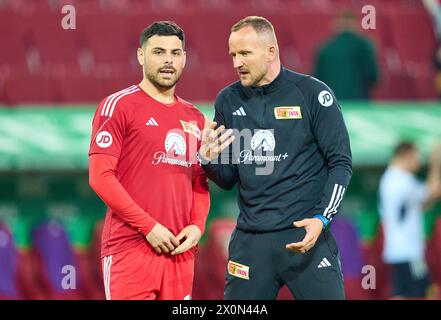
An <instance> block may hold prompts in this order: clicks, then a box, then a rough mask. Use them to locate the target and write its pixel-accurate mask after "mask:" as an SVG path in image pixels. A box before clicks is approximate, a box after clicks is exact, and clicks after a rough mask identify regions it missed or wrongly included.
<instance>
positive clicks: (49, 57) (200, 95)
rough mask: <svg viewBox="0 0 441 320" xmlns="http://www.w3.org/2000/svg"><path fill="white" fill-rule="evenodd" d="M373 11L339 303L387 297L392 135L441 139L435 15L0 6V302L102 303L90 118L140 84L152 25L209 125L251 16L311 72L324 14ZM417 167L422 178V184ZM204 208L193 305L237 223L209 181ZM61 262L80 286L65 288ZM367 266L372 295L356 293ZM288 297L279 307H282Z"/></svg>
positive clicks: (324, 9) (415, 11) (38, 1)
mask: <svg viewBox="0 0 441 320" xmlns="http://www.w3.org/2000/svg"><path fill="white" fill-rule="evenodd" d="M65 4H71V5H73V6H74V8H75V10H76V29H75V30H64V29H63V28H61V19H62V18H63V16H64V14H62V13H61V8H62V7H63V5H65ZM364 4H371V5H373V6H374V7H375V8H376V24H377V29H375V30H362V29H360V32H362V33H363V34H364V35H365V36H367V37H369V38H370V39H371V40H372V41H373V43H374V45H375V47H376V50H377V57H378V62H379V69H380V74H381V79H380V82H379V85H378V86H377V88H376V89H375V91H374V93H373V99H372V100H370V101H340V102H341V105H342V109H343V112H344V115H345V119H346V123H347V125H348V128H349V131H350V135H351V145H352V148H353V156H354V175H353V178H352V181H351V185H350V188H349V191H348V194H347V196H346V197H345V200H344V202H343V205H342V212H341V213H340V215H339V217H338V218H336V220H335V221H334V223H333V226H332V229H333V232H334V234H335V236H336V238H337V241H338V243H339V245H340V250H341V256H342V257H341V258H342V265H343V272H344V276H345V280H346V282H345V286H346V293H347V296H348V298H358V299H388V298H390V297H391V291H390V281H391V279H390V272H389V270H388V268H387V266H385V265H384V264H383V263H382V260H381V250H382V241H383V240H382V239H383V237H382V231H381V230H382V229H381V224H380V222H379V214H378V210H377V191H378V182H379V177H380V176H381V174H382V172H383V171H384V169H385V166H386V165H387V161H388V160H389V158H390V156H391V153H392V149H393V147H394V145H395V143H397V142H398V141H399V140H400V139H402V138H407V139H412V140H414V141H416V142H417V144H418V146H419V147H420V148H421V150H422V152H423V155H424V156H425V159H427V155H428V152H429V151H430V147H431V144H432V143H433V141H434V139H435V138H438V139H440V137H441V125H440V124H441V104H440V103H439V102H438V101H437V99H438V96H437V91H436V89H435V88H436V86H435V79H436V69H435V66H434V55H435V48H436V45H437V40H436V36H435V34H436V33H435V31H434V23H433V21H432V19H431V16H430V14H429V13H428V12H427V10H426V8H425V7H424V5H423V4H422V2H421V1H419V0H387V1H385V0H381V1H380V0H372V1H368V2H367V1H355V0H353V1H351V0H333V1H330V0H329V1H327V0H320V1H319V0H316V1H312V0H311V1H308V0H292V1H291V0H274V1H265V0H260V1H258V0H217V1H214V0H211V1H210V0H164V1H160V0H107V1H104V0H101V1H99V0H71V1H67V0H66V1H63V0H54V1H50V0H0V47H1V50H0V298H4V299H103V298H104V290H103V288H102V283H101V281H102V280H101V279H102V275H101V270H100V262H99V258H98V256H99V242H100V231H101V227H102V225H101V223H102V219H103V217H104V214H105V206H104V204H103V203H102V202H101V201H100V199H99V198H98V197H97V196H96V195H95V194H94V193H93V191H92V190H91V189H90V187H89V184H88V172H87V165H88V156H87V151H88V146H89V139H90V131H91V119H92V116H93V113H94V109H95V108H96V105H97V104H98V102H99V101H100V100H101V99H102V98H103V97H105V96H106V95H108V94H110V93H112V92H115V91H118V90H120V89H121V88H125V87H127V86H129V85H131V84H134V83H138V82H139V81H140V79H141V70H140V68H139V67H138V65H137V62H136V54H135V53H136V48H137V43H138V37H139V34H140V32H141V30H142V29H143V28H144V27H146V26H147V25H149V24H150V23H151V22H152V21H154V20H174V21H176V22H177V23H178V24H179V25H181V26H182V27H183V29H184V31H185V33H186V50H187V57H188V62H187V67H186V69H185V70H184V75H183V77H182V79H181V81H180V82H179V84H178V94H179V95H180V96H182V97H183V98H185V99H186V100H189V101H191V102H193V103H195V104H197V105H198V106H199V107H200V108H201V110H202V111H203V112H204V113H205V114H207V115H208V116H209V117H212V115H213V106H212V102H213V100H214V97H215V96H216V94H217V92H218V91H219V90H220V89H221V88H223V87H224V86H225V85H227V84H228V83H230V82H232V81H236V74H235V72H234V71H233V68H232V63H231V61H230V57H229V56H228V51H227V50H228V48H227V39H228V35H229V29H230V27H231V26H232V25H233V24H234V23H235V22H236V21H238V20H239V19H240V18H242V17H244V16H246V15H263V16H265V17H266V18H268V19H269V20H270V21H272V22H273V24H274V26H275V28H276V33H277V35H278V38H279V46H280V49H281V56H282V62H283V63H284V65H285V66H287V67H288V68H292V69H293V70H296V71H299V72H304V73H312V71H313V63H314V54H315V52H316V50H317V48H318V47H319V46H320V45H321V44H322V43H323V42H324V41H325V40H327V39H328V38H329V37H330V36H331V35H332V33H333V22H332V21H333V17H334V16H335V14H336V13H337V12H338V11H340V10H342V9H348V10H352V11H353V12H354V13H355V14H356V16H357V17H359V19H360V21H361V18H362V13H361V8H362V6H363V5H364ZM424 175H425V171H424V170H423V172H421V176H422V177H424ZM211 199H212V207H211V211H210V215H209V220H208V224H209V227H207V230H208V231H207V233H206V235H205V236H204V238H203V239H202V243H201V245H200V251H199V255H198V258H197V263H196V264H197V265H196V279H195V292H194V298H199V299H213V298H222V294H223V279H224V273H225V266H226V258H225V257H224V252H225V243H226V242H227V241H228V236H229V233H230V232H231V228H232V227H233V225H234V223H232V221H233V222H234V219H235V218H236V216H237V214H238V209H237V205H236V193H235V192H228V193H227V192H224V191H222V190H220V189H219V188H217V187H216V186H215V185H213V184H212V185H211ZM440 214H441V206H440V205H439V204H437V205H435V206H434V207H433V208H432V209H431V210H430V212H427V214H426V215H425V230H426V239H427V240H426V241H427V261H428V264H429V269H430V275H431V281H432V285H431V288H430V294H429V296H428V297H430V298H440V297H441V294H440V290H439V289H437V288H441V218H440ZM65 265H73V266H75V268H76V276H77V282H76V284H77V289H76V290H63V289H62V287H61V283H62V279H63V277H64V276H65V274H63V273H62V272H61V270H62V267H63V266H65ZM364 265H373V266H375V268H376V278H377V279H376V289H375V290H364V289H363V288H362V287H361V279H362V277H363V276H364V274H362V273H361V270H362V267H363V266H364ZM288 297H289V294H287V292H286V290H285V291H282V292H281V294H280V298H281V299H283V298H288Z"/></svg>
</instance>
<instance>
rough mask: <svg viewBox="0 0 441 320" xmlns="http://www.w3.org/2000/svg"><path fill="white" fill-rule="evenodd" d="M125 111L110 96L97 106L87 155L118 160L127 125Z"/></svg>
mask: <svg viewBox="0 0 441 320" xmlns="http://www.w3.org/2000/svg"><path fill="white" fill-rule="evenodd" d="M125 109H126V108H123V106H121V102H118V101H113V100H112V96H109V97H107V98H106V99H104V100H103V101H102V102H101V103H100V104H99V106H98V108H97V110H96V112H95V116H94V118H93V121H92V136H91V141H90V147H89V155H91V154H96V153H101V154H108V155H111V156H114V157H117V158H119V155H120V153H121V147H122V144H123V140H124V135H125V132H126V128H127V125H128V123H129V119H128V115H127V112H125Z"/></svg>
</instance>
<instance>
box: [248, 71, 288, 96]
mask: <svg viewBox="0 0 441 320" xmlns="http://www.w3.org/2000/svg"><path fill="white" fill-rule="evenodd" d="M285 73H286V69H285V68H284V67H283V66H281V67H280V72H279V74H278V75H277V77H276V78H275V79H274V80H273V81H272V82H270V83H268V84H265V85H263V86H260V87H244V86H242V85H241V87H242V90H243V91H244V93H245V94H246V95H247V96H248V97H252V96H256V95H258V96H260V95H266V94H268V93H270V92H272V91H275V90H276V89H277V88H279V87H280V85H281V84H282V83H283V79H284V78H285Z"/></svg>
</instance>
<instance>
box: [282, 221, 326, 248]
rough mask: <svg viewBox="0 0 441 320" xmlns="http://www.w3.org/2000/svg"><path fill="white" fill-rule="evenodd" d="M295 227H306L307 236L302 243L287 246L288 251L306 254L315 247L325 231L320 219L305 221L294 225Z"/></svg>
mask: <svg viewBox="0 0 441 320" xmlns="http://www.w3.org/2000/svg"><path fill="white" fill-rule="evenodd" d="M293 224H294V226H295V227H298V228H299V227H305V230H306V235H305V237H304V238H303V240H302V241H301V242H294V243H290V244H287V245H286V249H288V250H291V251H294V252H298V253H305V252H306V251H308V250H310V249H311V248H312V247H314V245H315V243H316V241H317V239H318V237H319V236H320V233H321V232H322V229H323V222H322V221H321V220H320V219H318V218H311V219H303V220H300V221H296V222H294V223H293Z"/></svg>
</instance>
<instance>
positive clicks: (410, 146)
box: [394, 141, 417, 157]
mask: <svg viewBox="0 0 441 320" xmlns="http://www.w3.org/2000/svg"><path fill="white" fill-rule="evenodd" d="M415 150H417V146H416V144H415V143H414V142H412V141H401V142H400V143H398V144H397V146H396V147H395V150H394V156H395V157H397V156H402V155H405V154H408V153H409V152H412V151H415Z"/></svg>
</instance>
